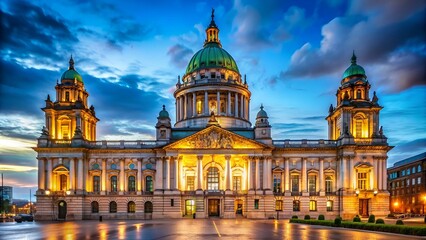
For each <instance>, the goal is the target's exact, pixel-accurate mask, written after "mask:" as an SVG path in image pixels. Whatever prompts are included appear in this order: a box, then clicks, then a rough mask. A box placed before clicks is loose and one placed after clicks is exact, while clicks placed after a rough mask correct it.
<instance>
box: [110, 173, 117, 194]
mask: <svg viewBox="0 0 426 240" xmlns="http://www.w3.org/2000/svg"><path fill="white" fill-rule="evenodd" d="M111 192H117V176H112V177H111Z"/></svg>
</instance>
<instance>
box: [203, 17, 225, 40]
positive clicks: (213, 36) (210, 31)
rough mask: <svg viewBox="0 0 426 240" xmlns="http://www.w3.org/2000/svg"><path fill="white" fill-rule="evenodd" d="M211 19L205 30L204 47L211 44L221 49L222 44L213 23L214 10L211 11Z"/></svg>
mask: <svg viewBox="0 0 426 240" xmlns="http://www.w3.org/2000/svg"><path fill="white" fill-rule="evenodd" d="M211 17H212V20H211V22H210V24H209V26H208V27H207V29H206V40H205V41H204V47H206V45H207V44H211V43H213V44H218V45H219V47H222V44H220V40H219V28H218V27H217V25H216V23H215V22H214V9H212V16H211Z"/></svg>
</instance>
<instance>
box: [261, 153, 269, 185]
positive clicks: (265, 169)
mask: <svg viewBox="0 0 426 240" xmlns="http://www.w3.org/2000/svg"><path fill="white" fill-rule="evenodd" d="M262 166H263V172H262V174H263V182H262V188H263V189H266V188H267V186H266V183H267V180H268V171H267V169H268V166H267V160H266V158H265V157H264V158H263V161H262Z"/></svg>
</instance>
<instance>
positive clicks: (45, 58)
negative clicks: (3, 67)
mask: <svg viewBox="0 0 426 240" xmlns="http://www.w3.org/2000/svg"><path fill="white" fill-rule="evenodd" d="M0 14H1V24H0V33H1V37H0V41H1V43H2V49H1V53H2V55H3V59H4V58H12V59H21V60H22V59H34V60H35V59H37V60H36V61H37V64H46V65H53V66H55V65H54V64H53V63H54V61H57V60H60V59H62V56H63V55H64V53H68V52H71V50H72V49H73V45H74V44H76V43H77V42H78V39H77V38H76V37H75V36H74V34H72V32H71V31H70V29H69V28H68V27H67V26H66V24H65V23H64V22H65V21H64V19H60V18H58V17H55V16H53V15H51V14H49V13H48V12H47V11H45V10H43V9H42V8H40V7H38V6H35V5H33V4H31V3H29V2H26V1H11V2H10V5H9V6H8V9H7V10H6V9H1V10H0Z"/></svg>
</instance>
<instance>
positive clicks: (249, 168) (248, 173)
mask: <svg viewBox="0 0 426 240" xmlns="http://www.w3.org/2000/svg"><path fill="white" fill-rule="evenodd" d="M251 163H252V161H251V157H249V158H248V160H247V190H251V189H253V185H252V173H251V171H252V167H251Z"/></svg>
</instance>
